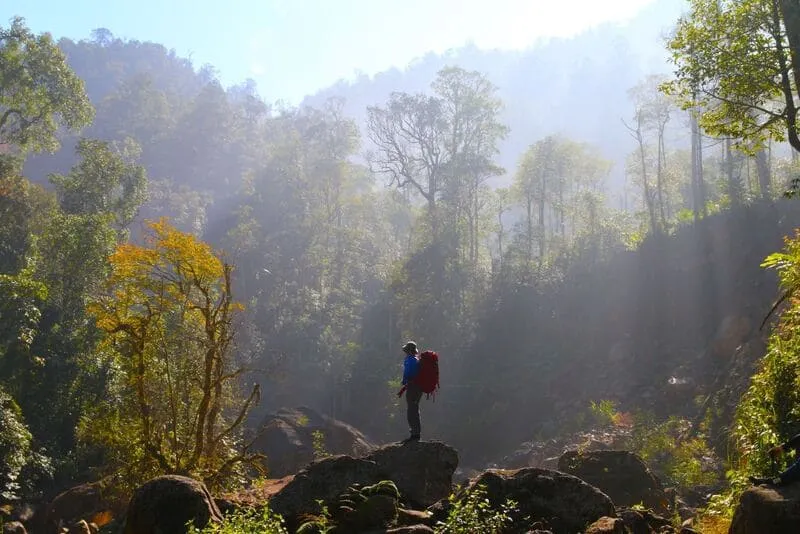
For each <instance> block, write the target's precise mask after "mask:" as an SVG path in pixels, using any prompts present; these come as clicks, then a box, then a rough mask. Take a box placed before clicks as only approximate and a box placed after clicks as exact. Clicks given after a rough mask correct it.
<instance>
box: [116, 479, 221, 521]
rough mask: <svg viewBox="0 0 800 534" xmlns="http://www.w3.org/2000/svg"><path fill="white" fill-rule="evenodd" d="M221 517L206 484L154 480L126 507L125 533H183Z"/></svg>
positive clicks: (135, 495) (142, 488) (185, 480)
mask: <svg viewBox="0 0 800 534" xmlns="http://www.w3.org/2000/svg"><path fill="white" fill-rule="evenodd" d="M221 520H222V514H220V511H219V509H218V508H217V506H216V504H214V499H213V498H212V497H211V494H210V493H209V492H208V489H207V488H206V486H205V484H203V483H202V482H198V481H197V480H194V479H191V478H188V477H182V476H177V475H167V476H161V477H157V478H154V479H152V480H150V481H148V482H146V483H145V484H144V485H142V486H141V487H139V488H138V489H137V490H136V492H135V493H134V494H133V497H132V498H131V502H130V504H129V505H128V514H127V517H126V519H125V528H124V530H123V532H124V534H161V533H165V532H170V533H173V532H174V533H176V534H179V533H185V532H186V530H187V529H186V524H187V523H188V522H189V521H193V522H194V524H195V525H196V526H197V527H198V528H203V527H205V526H206V525H207V524H208V523H209V522H211V521H221Z"/></svg>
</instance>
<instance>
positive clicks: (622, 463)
mask: <svg viewBox="0 0 800 534" xmlns="http://www.w3.org/2000/svg"><path fill="white" fill-rule="evenodd" d="M558 470H559V471H563V472H564V473H569V474H570V475H575V476H576V477H578V478H580V479H581V480H584V481H586V482H588V483H589V484H591V485H592V486H594V487H596V488H598V489H599V490H600V491H602V492H603V493H605V494H606V495H608V496H609V497H611V500H612V501H613V502H614V505H615V506H633V505H635V504H637V503H642V504H644V506H645V507H647V508H652V509H654V510H656V511H658V512H666V511H667V510H668V508H669V501H668V500H667V497H666V495H665V494H664V490H663V488H662V487H661V484H660V483H659V481H658V479H656V477H655V476H654V475H653V473H652V472H651V471H650V469H648V468H647V466H646V465H645V463H644V462H643V461H642V459H641V458H639V457H638V456H636V455H635V454H633V453H632V452H629V451H591V452H583V453H579V452H578V451H568V452H566V453H565V454H563V455H562V456H561V458H559V460H558Z"/></svg>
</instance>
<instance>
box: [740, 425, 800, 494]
mask: <svg viewBox="0 0 800 534" xmlns="http://www.w3.org/2000/svg"><path fill="white" fill-rule="evenodd" d="M791 450H794V451H795V461H794V462H793V463H792V465H790V466H789V467H787V468H786V470H785V471H784V472H783V473H780V474H779V475H777V476H774V477H750V482H751V483H752V484H771V485H773V486H780V485H782V484H790V483H792V482H796V481H798V480H800V456H798V452H799V450H800V434H797V435H796V436H794V437H793V438H792V439H790V440H789V441H787V442H786V443H783V444H781V445H778V446H776V447H773V448H771V449H770V450H769V456H770V458H772V459H773V460H776V459H778V458H780V457H781V456H782V455H783V453H785V452H788V451H791Z"/></svg>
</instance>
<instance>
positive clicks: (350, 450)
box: [251, 407, 376, 478]
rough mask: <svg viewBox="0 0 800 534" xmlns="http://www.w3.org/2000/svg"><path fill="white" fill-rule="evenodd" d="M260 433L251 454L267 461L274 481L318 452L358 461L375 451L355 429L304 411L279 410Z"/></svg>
mask: <svg viewBox="0 0 800 534" xmlns="http://www.w3.org/2000/svg"><path fill="white" fill-rule="evenodd" d="M259 429H260V430H259V437H258V439H256V441H255V442H253V445H252V447H251V451H253V452H258V453H262V454H264V455H265V456H266V457H267V458H266V461H265V463H266V467H267V471H268V473H269V476H270V477H274V478H279V477H283V476H286V475H291V474H294V473H297V472H298V471H300V470H301V469H302V468H304V467H305V466H307V465H308V464H310V463H311V462H312V461H314V459H315V458H316V456H317V455H318V454H319V453H320V452H325V453H327V454H331V455H347V456H354V457H359V456H364V455H366V454H369V453H370V452H371V451H372V450H374V449H375V448H376V445H375V444H374V443H372V442H371V441H370V440H369V439H368V438H367V437H366V436H364V434H362V433H361V432H359V431H358V430H357V429H356V428H354V427H352V426H350V425H348V424H347V423H343V422H342V421H339V420H337V419H333V418H331V417H328V416H326V415H322V414H319V413H317V412H315V411H314V410H312V409H311V408H306V407H299V408H282V409H280V410H278V411H277V412H276V413H274V414H271V415H268V416H267V417H266V418H265V419H264V421H262V423H261V424H260V425H259ZM315 448H316V449H318V450H315ZM319 449H322V450H319ZM323 450H324V451H323Z"/></svg>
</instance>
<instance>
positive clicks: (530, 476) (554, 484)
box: [470, 467, 616, 534]
mask: <svg viewBox="0 0 800 534" xmlns="http://www.w3.org/2000/svg"><path fill="white" fill-rule="evenodd" d="M478 485H482V486H484V487H485V488H486V492H487V497H488V498H489V501H490V502H491V504H492V506H495V507H499V506H501V505H502V504H503V503H505V501H506V499H513V500H514V501H516V502H517V511H516V512H515V513H514V514H513V516H512V517H513V519H514V528H515V529H517V528H519V529H520V531H521V532H525V531H526V528H531V527H532V525H533V523H535V522H536V521H539V520H545V521H546V522H547V524H548V525H550V526H551V528H552V530H553V532H555V533H556V534H561V533H564V534H567V533H568V534H573V533H575V532H583V531H584V530H585V529H586V527H587V526H589V525H591V524H592V523H593V522H595V521H597V520H598V519H600V518H601V517H604V516H608V517H616V514H615V512H614V503H612V502H611V499H609V498H608V496H607V495H606V494H604V493H603V492H601V491H600V490H598V489H597V488H595V487H593V486H590V485H589V484H587V483H586V482H584V481H583V480H581V479H579V478H578V477H575V476H572V475H568V474H565V473H560V472H558V471H551V470H548V469H538V468H535V467H528V468H524V469H518V470H515V471H504V470H489V471H486V472H484V473H483V474H482V475H481V476H480V477H478V478H477V479H476V480H474V481H473V482H472V484H471V486H470V488H475V487H476V486H478ZM526 518H527V519H526Z"/></svg>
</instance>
